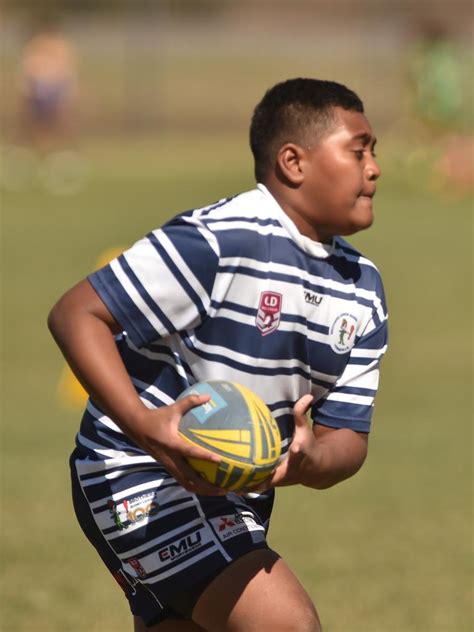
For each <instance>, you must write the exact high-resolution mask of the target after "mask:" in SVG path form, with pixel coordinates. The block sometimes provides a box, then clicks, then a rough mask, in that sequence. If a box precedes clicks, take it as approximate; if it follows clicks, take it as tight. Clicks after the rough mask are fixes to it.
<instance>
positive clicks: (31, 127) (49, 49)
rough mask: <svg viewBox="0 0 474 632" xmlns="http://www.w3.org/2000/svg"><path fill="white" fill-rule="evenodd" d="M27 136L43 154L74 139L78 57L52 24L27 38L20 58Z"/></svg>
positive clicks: (69, 143)
mask: <svg viewBox="0 0 474 632" xmlns="http://www.w3.org/2000/svg"><path fill="white" fill-rule="evenodd" d="M20 81H21V94H22V98H23V122H24V132H25V135H26V140H28V141H29V142H30V144H31V146H32V147H33V148H34V149H35V150H36V151H38V152H39V154H41V155H45V154H47V153H49V152H51V151H55V150H59V149H64V148H65V147H70V146H71V144H72V143H73V138H74V134H73V130H74V115H75V113H74V107H75V99H76V95H77V59H76V53H75V51H74V49H73V47H72V44H71V43H70V42H69V41H68V39H67V38H66V37H65V35H64V34H62V33H60V31H59V30H58V28H57V27H56V26H55V25H53V24H52V23H51V24H47V25H45V26H44V27H43V28H41V29H39V30H38V31H37V32H36V34H35V35H33V37H32V38H31V39H30V40H29V41H28V42H27V44H26V46H25V48H24V49H23V52H22V56H21V61H20Z"/></svg>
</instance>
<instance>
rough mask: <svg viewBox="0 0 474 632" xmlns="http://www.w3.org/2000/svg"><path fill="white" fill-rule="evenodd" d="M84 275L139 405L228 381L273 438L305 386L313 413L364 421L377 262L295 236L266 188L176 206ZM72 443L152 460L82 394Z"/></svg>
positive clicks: (374, 355) (373, 378) (373, 379)
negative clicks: (258, 407) (270, 425)
mask: <svg viewBox="0 0 474 632" xmlns="http://www.w3.org/2000/svg"><path fill="white" fill-rule="evenodd" d="M89 279H90V282H91V283H92V285H93V287H94V288H95V290H96V291H97V292H98V294H99V296H100V297H101V298H102V300H103V301H104V303H105V304H106V305H107V306H108V308H109V309H110V311H111V312H112V314H113V315H114V317H115V318H116V320H117V321H118V322H119V323H120V324H121V326H122V327H123V329H124V333H122V334H121V335H119V336H117V345H118V348H119V351H120V353H121V357H122V358H123V361H124V363H125V365H126V367H127V371H128V373H129V375H130V377H131V379H132V382H133V384H134V385H135V387H136V389H137V392H138V393H139V395H140V397H141V398H142V399H143V401H144V402H145V404H146V405H147V406H149V407H156V406H160V405H163V404H171V403H173V402H174V401H175V399H176V398H177V396H178V395H179V394H180V393H181V392H182V391H183V390H184V389H185V388H186V387H188V386H189V385H191V384H193V383H194V382H196V381H201V380H206V379H225V380H233V381H236V382H239V383H241V384H243V385H244V386H247V387H248V388H250V389H252V390H253V391H255V392H256V393H257V394H258V395H259V396H260V397H261V398H262V399H263V400H264V401H265V402H266V403H267V405H268V406H269V407H270V409H271V411H272V413H273V415H274V417H275V418H276V419H277V421H278V423H279V425H280V430H281V433H282V438H283V440H284V446H287V445H288V442H289V440H291V436H292V433H293V415H292V408H293V405H294V403H295V402H296V401H297V400H298V399H299V398H300V397H302V396H303V395H305V394H307V393H312V394H313V395H314V397H315V400H314V404H313V407H312V417H313V419H314V421H315V422H317V423H320V424H323V425H326V426H330V427H332V428H350V429H352V430H355V431H361V432H368V431H369V428H370V422H371V417H372V410H373V403H374V397H375V394H376V391H377V387H378V382H379V363H380V359H381V357H382V356H383V354H384V352H385V350H386V345H387V312H386V307H385V300H384V294H383V287H382V282H381V279H380V275H379V272H378V271H377V269H376V268H375V266H374V265H373V264H372V263H371V262H370V261H369V260H367V259H366V258H364V257H363V256H361V254H360V253H358V252H357V251H355V250H354V249H353V248H352V247H351V246H350V245H349V244H348V243H347V242H346V241H344V240H343V239H341V238H335V239H334V241H333V243H332V244H331V245H323V244H320V243H316V242H314V241H312V240H310V239H309V238H307V237H305V236H303V235H301V234H300V233H299V232H298V230H297V228H296V226H295V225H294V223H293V222H292V221H291V220H290V219H289V217H288V216H287V215H286V214H285V213H284V212H283V210H282V209H281V208H280V206H279V205H278V203H277V202H276V200H275V199H274V198H273V197H272V195H271V194H270V193H269V191H268V190H267V189H266V188H265V187H264V186H263V185H258V187H257V188H256V189H254V190H252V191H249V192H246V193H242V194H240V195H238V196H236V197H233V198H230V199H225V200H222V201H220V202H219V203H217V204H214V205H212V206H208V207H205V208H201V209H197V210H193V211H189V212H186V213H183V214H182V215H179V216H177V217H175V218H174V219H172V220H171V221H169V222H168V223H167V224H166V225H165V226H163V227H162V228H160V229H157V230H154V231H152V232H151V233H149V234H148V235H147V236H146V237H145V238H143V239H141V240H140V241H138V242H137V243H136V244H135V245H133V246H132V247H131V248H130V249H129V250H127V251H126V252H124V253H123V254H122V255H121V256H119V257H118V258H117V259H114V260H113V261H112V262H111V263H110V264H109V265H107V266H105V267H104V268H102V269H100V270H98V271H97V272H95V273H94V274H92V275H91V276H90V277H89ZM77 442H78V447H80V448H81V449H82V450H83V453H85V454H87V456H88V457H89V459H91V458H92V459H93V460H107V459H111V458H112V459H115V458H119V457H120V456H122V457H123V458H124V459H125V460H126V461H128V460H129V459H130V463H132V462H135V463H137V462H140V463H141V462H143V463H145V462H147V461H148V460H150V459H151V457H148V456H147V455H146V454H145V453H144V452H142V451H141V450H140V449H139V448H137V447H136V446H134V445H133V444H132V443H131V442H130V441H129V440H128V439H127V438H126V437H125V435H124V434H123V433H122V432H121V431H120V429H119V428H118V427H117V426H116V424H115V423H114V422H113V420H111V419H109V418H108V417H107V416H106V415H104V414H103V412H102V411H100V410H99V409H98V408H97V406H96V405H94V403H93V402H89V404H88V406H87V410H86V413H85V415H84V419H83V423H82V425H81V430H80V432H79V434H78V437H77ZM89 459H88V460H89Z"/></svg>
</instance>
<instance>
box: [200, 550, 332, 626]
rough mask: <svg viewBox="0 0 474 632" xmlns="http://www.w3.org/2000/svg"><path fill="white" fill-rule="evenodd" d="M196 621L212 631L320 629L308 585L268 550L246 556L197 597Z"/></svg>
mask: <svg viewBox="0 0 474 632" xmlns="http://www.w3.org/2000/svg"><path fill="white" fill-rule="evenodd" d="M193 620H194V621H196V622H197V623H198V624H199V625H201V626H202V627H203V628H204V630H207V631H208V632H262V630H271V631H272V632H321V624H320V621H319V617H318V614H317V612H316V609H315V607H314V605H313V603H312V601H311V599H310V597H309V596H308V594H307V593H306V591H305V589H304V588H303V586H302V585H301V584H300V582H299V581H298V579H297V578H296V577H295V575H294V574H293V573H292V571H291V570H290V569H289V567H288V566H287V565H286V563H285V562H284V561H283V560H282V559H281V558H280V557H279V556H278V555H277V554H276V553H275V552H274V551H271V550H269V549H260V550H258V551H253V552H252V553H248V554H247V555H244V556H243V557H242V558H240V559H239V560H236V561H235V562H234V563H233V564H231V565H230V566H229V567H228V568H227V569H226V570H225V571H223V572H222V573H221V574H220V575H219V576H218V577H216V578H215V579H214V580H213V581H212V582H211V584H209V586H208V587H207V588H206V589H205V590H204V592H203V593H202V595H201V596H200V598H199V599H198V601H197V603H196V606H195V607H194V610H193Z"/></svg>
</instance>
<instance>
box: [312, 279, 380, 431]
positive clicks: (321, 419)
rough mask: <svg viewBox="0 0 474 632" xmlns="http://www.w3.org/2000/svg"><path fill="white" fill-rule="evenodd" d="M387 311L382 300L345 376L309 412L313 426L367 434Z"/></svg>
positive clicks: (347, 366)
mask: <svg viewBox="0 0 474 632" xmlns="http://www.w3.org/2000/svg"><path fill="white" fill-rule="evenodd" d="M387 342H388V328H387V309H386V305H385V299H384V296H383V290H382V296H381V298H380V299H378V300H377V303H376V305H375V306H374V310H373V312H372V316H371V318H370V320H369V322H368V323H367V325H366V327H365V329H364V331H363V333H362V335H361V336H359V338H358V340H357V341H356V344H355V345H354V347H353V348H352V350H351V353H350V356H349V361H348V363H347V365H346V367H345V370H344V372H343V373H342V375H341V376H340V377H339V379H338V380H337V381H336V383H335V384H334V386H333V387H332V388H331V389H330V391H329V392H328V393H327V394H326V395H325V396H324V397H323V398H321V399H320V400H318V401H317V402H316V403H315V404H314V406H313V408H312V418H313V421H314V423H319V424H322V425H324V426H329V427H331V428H349V429H351V430H354V431H356V432H369V431H370V424H371V420H372V413H373V409H374V400H375V396H376V394H377V389H378V386H379V375H380V361H381V359H382V357H383V355H384V354H385V352H386V350H387Z"/></svg>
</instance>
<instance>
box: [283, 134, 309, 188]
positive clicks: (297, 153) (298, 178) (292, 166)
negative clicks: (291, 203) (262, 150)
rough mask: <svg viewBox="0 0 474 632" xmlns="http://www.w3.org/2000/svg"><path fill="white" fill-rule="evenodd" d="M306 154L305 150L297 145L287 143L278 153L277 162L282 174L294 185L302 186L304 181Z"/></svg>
mask: <svg viewBox="0 0 474 632" xmlns="http://www.w3.org/2000/svg"><path fill="white" fill-rule="evenodd" d="M304 154H305V152H304V149H303V148H302V147H300V145H296V144H295V143H285V144H284V145H282V146H281V147H280V149H279V151H278V154H277V157H276V162H277V165H278V167H279V169H280V172H281V174H282V176H284V178H285V179H286V180H289V182H291V184H293V185H300V184H301V183H302V182H303V180H304V173H303V168H302V161H303V160H304Z"/></svg>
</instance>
